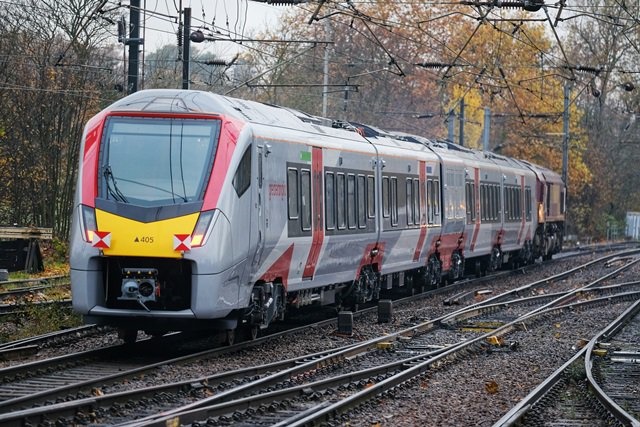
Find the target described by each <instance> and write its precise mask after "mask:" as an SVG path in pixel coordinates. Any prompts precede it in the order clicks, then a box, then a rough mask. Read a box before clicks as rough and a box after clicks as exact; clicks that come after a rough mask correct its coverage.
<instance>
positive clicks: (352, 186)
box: [347, 174, 356, 229]
mask: <svg viewBox="0 0 640 427" xmlns="http://www.w3.org/2000/svg"><path fill="white" fill-rule="evenodd" d="M347 225H348V226H349V228H351V229H353V228H356V176H355V175H351V174H349V175H348V176H347Z"/></svg>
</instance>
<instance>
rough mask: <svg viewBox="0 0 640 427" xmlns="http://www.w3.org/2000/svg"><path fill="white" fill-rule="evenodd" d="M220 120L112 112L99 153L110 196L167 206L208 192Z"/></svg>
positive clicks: (106, 192)
mask: <svg viewBox="0 0 640 427" xmlns="http://www.w3.org/2000/svg"><path fill="white" fill-rule="evenodd" d="M219 134H220V121H218V120H203V119H177V118H148V117H110V118H109V119H108V121H107V125H106V129H105V132H104V139H103V145H102V147H101V152H100V174H101V180H102V185H101V186H100V188H101V193H102V197H103V198H105V199H110V200H114V201H116V202H120V203H131V204H135V205H139V206H147V207H151V206H166V205H171V204H180V203H187V202H193V201H197V200H201V199H202V198H203V197H204V191H205V189H206V183H207V182H208V179H209V175H210V173H211V167H212V165H213V159H214V156H215V153H216V149H217V146H218V137H219Z"/></svg>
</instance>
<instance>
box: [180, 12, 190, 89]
mask: <svg viewBox="0 0 640 427" xmlns="http://www.w3.org/2000/svg"><path fill="white" fill-rule="evenodd" d="M183 35H184V37H183V38H182V89H189V48H190V41H191V40H190V39H189V37H190V36H191V8H190V7H185V8H184V32H183Z"/></svg>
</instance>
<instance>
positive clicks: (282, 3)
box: [267, 0, 307, 6]
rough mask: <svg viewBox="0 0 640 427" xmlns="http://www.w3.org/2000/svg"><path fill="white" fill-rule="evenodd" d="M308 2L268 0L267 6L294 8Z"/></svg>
mask: <svg viewBox="0 0 640 427" xmlns="http://www.w3.org/2000/svg"><path fill="white" fill-rule="evenodd" d="M306 2H307V0H273V1H272V0H267V4H270V5H273V6H293V5H296V4H300V3H306Z"/></svg>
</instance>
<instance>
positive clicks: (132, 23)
mask: <svg viewBox="0 0 640 427" xmlns="http://www.w3.org/2000/svg"><path fill="white" fill-rule="evenodd" d="M129 28H130V30H129V69H128V73H127V93H133V92H137V91H138V54H139V50H140V0H131V8H130V9H129Z"/></svg>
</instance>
